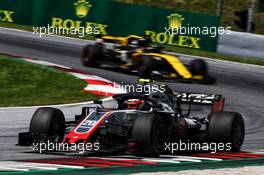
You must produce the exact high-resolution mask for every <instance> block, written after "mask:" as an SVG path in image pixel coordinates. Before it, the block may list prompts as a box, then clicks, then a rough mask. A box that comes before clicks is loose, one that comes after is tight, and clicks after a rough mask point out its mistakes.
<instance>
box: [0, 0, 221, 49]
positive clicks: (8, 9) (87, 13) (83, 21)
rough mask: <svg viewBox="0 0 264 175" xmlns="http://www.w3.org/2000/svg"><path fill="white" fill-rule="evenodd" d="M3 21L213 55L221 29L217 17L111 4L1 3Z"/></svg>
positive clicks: (96, 0)
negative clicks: (143, 39)
mask: <svg viewBox="0 0 264 175" xmlns="http://www.w3.org/2000/svg"><path fill="white" fill-rule="evenodd" d="M0 21H3V22H10V23H16V24H23V25H32V26H43V27H45V26H47V25H48V24H49V25H50V26H52V27H56V28H59V27H60V28H79V27H85V28H89V27H93V28H94V27H97V28H99V31H100V33H101V34H107V35H115V36H127V35H130V34H134V35H148V36H150V37H151V39H152V41H153V42H156V43H160V44H168V45H173V46H180V47H185V48H193V49H199V50H207V51H213V52H215V51H216V46H217V38H218V32H217V28H218V27H219V25H220V19H219V17H215V16H208V15H202V14H194V13H188V12H182V11H177V10H168V9H161V8H154V7H147V6H143V5H131V4H126V3H118V2H113V1H110V0H67V1H65V0H56V1H53V0H23V1H22V0H12V1H11V0H1V1H0ZM172 29H173V30H172ZM175 29H177V30H175ZM176 31H177V33H175V32H176ZM179 31H182V32H179ZM209 33H210V34H209ZM172 34H173V35H172Z"/></svg>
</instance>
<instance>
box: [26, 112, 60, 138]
mask: <svg viewBox="0 0 264 175" xmlns="http://www.w3.org/2000/svg"><path fill="white" fill-rule="evenodd" d="M29 132H31V133H35V134H41V135H43V136H45V137H51V136H57V137H58V141H59V142H61V141H62V140H63V138H64V135H65V117H64V114H63V113H62V111H61V110H59V109H56V108H50V107H42V108H39V109H37V110H36V111H35V113H34V114H33V116H32V119H31V122H30V126H29Z"/></svg>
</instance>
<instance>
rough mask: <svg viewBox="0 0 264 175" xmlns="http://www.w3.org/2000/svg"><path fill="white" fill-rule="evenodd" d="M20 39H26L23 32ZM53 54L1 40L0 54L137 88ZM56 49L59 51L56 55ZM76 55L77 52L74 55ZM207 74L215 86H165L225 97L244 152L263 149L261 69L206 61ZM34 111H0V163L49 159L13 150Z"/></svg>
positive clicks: (122, 77) (128, 79) (69, 110)
mask: <svg viewBox="0 0 264 175" xmlns="http://www.w3.org/2000/svg"><path fill="white" fill-rule="evenodd" d="M19 35H28V34H24V33H23V32H22V33H20V34H19ZM56 41H63V42H66V44H65V47H66V46H67V45H69V44H67V42H68V39H65V38H62V37H57V38H56ZM84 43H85V42H84V41H80V40H75V41H74V45H75V46H74V47H76V49H78V50H79V49H80V48H81V47H82V45H83V44H84ZM54 47H55V49H54V50H53V51H50V50H46V49H43V48H45V46H44V45H43V47H41V44H39V45H38V46H35V47H28V45H27V44H20V45H17V44H14V43H12V42H5V40H3V39H1V37H0V52H1V53H7V54H13V55H19V56H22V57H31V58H37V59H40V60H44V61H49V62H52V63H57V64H61V65H64V66H68V67H72V68H77V69H80V70H85V71H88V72H90V73H92V74H94V75H98V76H101V77H104V78H106V79H109V80H112V81H114V82H118V83H121V82H123V81H124V82H125V83H129V84H136V83H137V77H136V76H132V75H127V74H124V73H118V72H114V71H110V70H104V69H102V68H86V67H83V66H82V65H81V63H80V59H79V55H78V54H67V52H65V53H64V52H63V51H62V50H61V46H59V45H56V44H54ZM56 49H57V50H58V51H56ZM76 53H77V51H76ZM181 59H183V60H184V61H189V60H191V59H192V58H191V57H188V56H182V57H181ZM207 61H208V64H209V67H210V73H211V74H212V75H213V76H215V77H216V79H217V83H216V84H215V85H201V84H184V83H167V84H168V85H169V86H170V87H171V88H172V89H173V90H176V91H188V92H203V93H217V94H222V95H224V96H225V97H226V105H225V110H227V111H237V112H240V113H241V114H242V115H243V117H244V119H245V124H246V137H245V142H244V146H243V150H256V149H263V148H264V76H263V75H264V67H260V66H251V65H244V64H238V63H231V62H222V61H216V60H212V59H209V60H207ZM80 108H81V107H80V106H71V107H61V109H62V110H63V112H64V113H65V115H66V116H67V117H71V116H73V115H74V114H76V113H79V112H80ZM34 110H35V109H34V108H29V109H24V108H23V109H0V121H1V122H0V155H1V156H0V160H17V159H32V158H38V159H41V158H46V157H50V156H51V155H39V154H28V153H27V154H25V153H23V151H27V150H30V149H29V148H20V147H15V146H14V145H15V144H16V141H17V133H18V132H21V131H26V130H27V129H28V124H29V121H30V118H31V115H32V114H33V112H34Z"/></svg>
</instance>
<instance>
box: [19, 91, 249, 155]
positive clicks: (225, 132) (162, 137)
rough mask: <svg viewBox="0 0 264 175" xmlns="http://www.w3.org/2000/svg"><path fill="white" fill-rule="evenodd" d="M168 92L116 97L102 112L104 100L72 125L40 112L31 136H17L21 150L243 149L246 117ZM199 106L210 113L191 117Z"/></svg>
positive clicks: (206, 98)
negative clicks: (55, 146) (52, 146)
mask: <svg viewBox="0 0 264 175" xmlns="http://www.w3.org/2000/svg"><path fill="white" fill-rule="evenodd" d="M165 89H166V90H165V91H164V92H152V93H150V94H149V95H146V94H144V93H130V94H119V95H115V96H113V99H114V100H116V101H117V104H118V105H117V107H116V108H104V107H103V106H102V102H101V101H95V104H97V107H84V108H83V109H82V113H81V115H76V116H75V120H72V121H65V118H64V114H63V112H62V111H60V110H59V109H56V108H50V107H44V108H39V109H37V110H36V112H35V113H34V115H33V117H32V119H31V122H30V127H29V132H26V133H19V140H18V145H20V146H30V145H32V144H35V145H36V143H47V142H50V143H63V144H64V145H65V144H66V145H74V144H80V143H83V144H86V143H92V145H95V144H97V146H96V147H97V149H95V150H92V152H94V151H96V152H98V153H99V152H101V153H111V154H114V153H117V154H126V153H129V154H135V155H140V156H157V155H160V154H169V153H170V152H168V150H169V149H166V147H168V145H174V144H173V143H180V142H181V143H183V142H185V143H189V144H192V143H193V144H195V145H196V148H197V149H198V147H199V146H198V147H197V144H198V145H199V144H203V145H204V143H207V146H208V145H209V144H213V143H215V144H216V143H217V144H221V145H222V146H221V147H222V148H223V147H225V146H226V149H225V150H223V149H222V150H221V149H220V148H219V147H218V148H217V149H219V150H220V151H238V150H240V148H241V146H242V144H243V140H244V135H245V126H244V121H243V118H242V116H241V115H240V114H239V113H237V112H226V111H223V107H224V98H223V97H222V96H221V95H210V94H199V93H176V92H173V91H171V90H170V89H169V88H167V87H166V88H165ZM196 105H197V106H200V105H201V106H203V107H204V105H205V106H210V112H209V114H205V115H202V116H199V117H198V116H197V115H194V114H191V113H192V111H193V109H195V110H197V109H196V108H193V107H194V106H196ZM185 106H186V107H187V108H186V109H185ZM191 106H192V107H191ZM165 145H166V147H165ZM215 146H216V145H214V147H215ZM89 151H91V150H89ZM190 151H191V150H190ZM200 151H201V150H200ZM208 151H210V150H208Z"/></svg>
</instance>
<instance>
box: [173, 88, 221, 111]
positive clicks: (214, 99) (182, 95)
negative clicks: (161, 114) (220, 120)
mask: <svg viewBox="0 0 264 175" xmlns="http://www.w3.org/2000/svg"><path fill="white" fill-rule="evenodd" d="M173 93H174V99H173V100H176V101H178V102H181V103H184V104H198V105H211V106H212V108H211V111H212V112H220V111H223V108H224V103H225V98H224V97H222V95H218V94H202V93H186V92H173Z"/></svg>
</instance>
